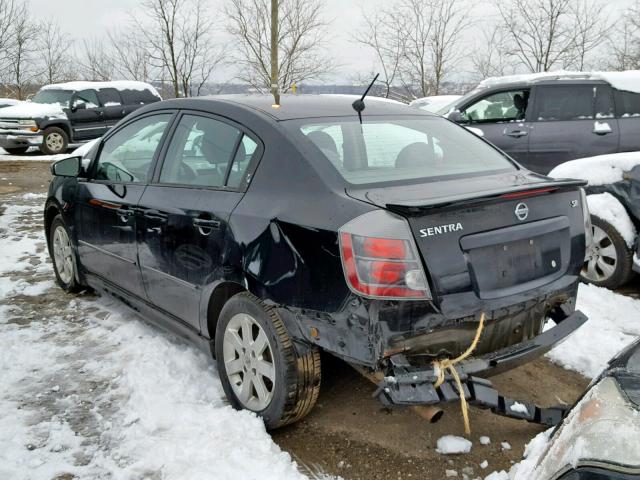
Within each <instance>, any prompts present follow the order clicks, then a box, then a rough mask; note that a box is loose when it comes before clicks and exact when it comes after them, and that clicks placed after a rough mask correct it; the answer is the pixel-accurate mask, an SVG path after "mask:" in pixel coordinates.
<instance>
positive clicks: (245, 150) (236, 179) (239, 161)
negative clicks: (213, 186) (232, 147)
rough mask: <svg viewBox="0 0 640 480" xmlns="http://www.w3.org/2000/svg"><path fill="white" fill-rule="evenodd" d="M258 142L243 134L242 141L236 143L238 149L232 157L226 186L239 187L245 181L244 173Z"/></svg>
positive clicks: (254, 153)
mask: <svg viewBox="0 0 640 480" xmlns="http://www.w3.org/2000/svg"><path fill="white" fill-rule="evenodd" d="M257 150H258V144H257V143H256V142H254V141H253V140H252V139H251V137H248V136H246V135H244V136H243V137H242V141H241V142H240V144H239V145H238V151H237V152H236V155H235V157H234V158H233V163H232V164H231V170H230V171H229V180H228V181H227V186H228V187H231V188H239V187H240V185H242V183H243V182H244V181H246V180H247V179H246V174H247V169H248V168H249V165H250V164H251V161H252V160H253V158H254V156H255V155H256V151H257Z"/></svg>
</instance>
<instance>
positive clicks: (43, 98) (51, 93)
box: [31, 90, 73, 107]
mask: <svg viewBox="0 0 640 480" xmlns="http://www.w3.org/2000/svg"><path fill="white" fill-rule="evenodd" d="M71 95H73V92H70V91H69V90H40V91H39V92H38V93H36V95H35V97H33V99H32V100H31V101H32V102H34V103H48V104H54V105H55V104H59V105H61V106H63V107H68V106H69V101H70V100H71Z"/></svg>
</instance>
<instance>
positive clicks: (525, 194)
mask: <svg viewBox="0 0 640 480" xmlns="http://www.w3.org/2000/svg"><path fill="white" fill-rule="evenodd" d="M556 190H557V188H555V187H549V188H536V189H533V190H525V191H524V192H513V193H505V194H504V195H501V197H502V198H508V199H514V198H525V197H532V196H534V195H540V194H542V193H551V192H555V191H556Z"/></svg>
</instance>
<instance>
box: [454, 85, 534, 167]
mask: <svg viewBox="0 0 640 480" xmlns="http://www.w3.org/2000/svg"><path fill="white" fill-rule="evenodd" d="M528 112H529V89H528V88H518V89H510V90H502V91H499V92H495V91H494V92H492V93H490V94H487V95H485V96H483V97H481V98H480V99H475V100H474V101H473V103H471V104H469V105H467V106H465V107H463V109H462V110H461V112H460V114H461V117H462V118H461V122H460V123H461V124H463V125H465V126H468V127H474V128H479V129H480V130H482V132H483V134H484V139H485V140H488V141H489V142H491V143H493V144H494V145H495V146H496V147H498V148H500V149H501V150H502V151H504V152H505V153H507V154H508V155H509V156H511V157H512V158H514V159H516V160H517V161H519V162H523V163H524V162H526V160H527V155H528V150H529V128H530V122H529V118H528Z"/></svg>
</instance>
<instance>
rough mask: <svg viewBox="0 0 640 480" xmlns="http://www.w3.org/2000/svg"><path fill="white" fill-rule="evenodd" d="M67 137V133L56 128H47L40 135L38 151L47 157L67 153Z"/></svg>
mask: <svg viewBox="0 0 640 480" xmlns="http://www.w3.org/2000/svg"><path fill="white" fill-rule="evenodd" d="M68 146H69V137H68V136H67V132H65V131H64V130H62V129H61V128H58V127H49V128H46V129H45V130H44V132H43V133H42V146H41V147H40V150H42V152H43V153H46V154H47V155H57V154H59V153H64V152H66V151H67V147H68Z"/></svg>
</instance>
